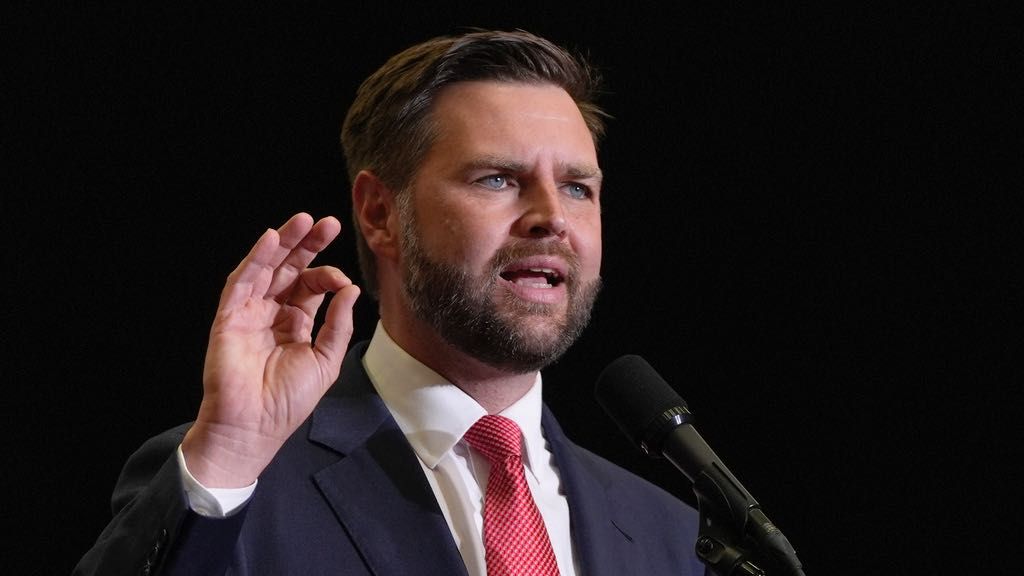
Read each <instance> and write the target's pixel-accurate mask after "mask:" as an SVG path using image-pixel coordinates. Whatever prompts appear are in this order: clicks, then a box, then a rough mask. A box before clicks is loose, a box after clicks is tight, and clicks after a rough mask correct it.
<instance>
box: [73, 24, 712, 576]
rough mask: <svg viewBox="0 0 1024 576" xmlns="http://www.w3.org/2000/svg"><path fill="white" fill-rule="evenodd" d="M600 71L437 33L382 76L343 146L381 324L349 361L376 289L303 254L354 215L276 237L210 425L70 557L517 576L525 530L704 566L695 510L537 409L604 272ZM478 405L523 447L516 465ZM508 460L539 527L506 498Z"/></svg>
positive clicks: (267, 247) (166, 457) (572, 560)
mask: <svg viewBox="0 0 1024 576" xmlns="http://www.w3.org/2000/svg"><path fill="white" fill-rule="evenodd" d="M595 88H596V86H595V81H594V79H593V78H592V76H591V72H590V70H589V69H588V68H587V66H586V64H585V63H583V62H582V61H580V60H577V59H575V58H573V57H572V56H570V55H569V54H568V53H566V52H565V51H564V50H562V49H561V48H558V47H557V46H555V45H553V44H551V43H550V42H548V41H546V40H544V39H541V38H538V37H536V36H533V35H531V34H528V33H525V32H514V33H507V32H474V33H470V34H466V35H462V36H459V37H449V38H437V39H433V40H430V41H427V42H425V43H423V44H420V45H418V46H414V47H412V48H409V49H407V50H405V51H404V52H402V53H400V54H398V55H396V56H395V57H393V58H392V59H391V60H389V61H388V62H387V63H386V64H385V65H384V66H383V67H382V68H381V69H380V70H378V71H377V72H376V73H374V74H373V75H372V76H371V77H370V78H368V79H367V80H366V82H364V83H363V85H362V86H361V87H360V89H359V92H358V94H357V98H356V101H355V103H354V104H353V106H352V108H351V109H350V111H349V114H348V116H347V118H346V121H345V125H344V127H343V130H342V142H343V145H344V150H345V155H346V158H347V161H348V163H349V174H350V178H351V181H352V200H353V220H354V223H355V232H356V234H357V241H358V246H359V250H360V264H361V267H362V270H363V276H364V278H363V282H364V285H365V288H366V289H367V291H368V292H369V293H370V294H372V295H373V296H375V297H376V298H377V299H378V302H379V311H380V320H379V322H378V325H377V329H376V331H375V333H374V336H373V338H372V340H371V341H370V342H369V343H365V342H364V343H358V344H355V345H354V346H352V348H351V349H350V350H348V353H347V355H346V349H348V347H349V339H350V337H351V335H352V306H353V303H354V302H355V300H356V298H357V297H358V295H359V293H360V289H359V288H357V287H356V286H355V285H354V284H353V283H352V282H351V281H350V280H349V278H348V277H347V276H346V275H345V274H344V273H342V272H341V271H340V270H339V269H337V268H334V267H330V266H321V267H309V265H310V263H311V261H312V260H313V258H314V257H315V256H316V254H317V253H318V252H320V251H322V250H323V249H324V248H325V247H326V246H327V245H328V244H329V243H330V242H331V241H333V240H334V238H335V237H336V236H337V235H338V234H339V232H340V229H341V225H340V223H339V222H338V221H337V220H336V219H335V218H333V217H327V218H324V219H321V220H319V221H317V222H315V223H314V221H313V219H312V218H311V217H310V216H308V215H306V214H298V215H296V216H294V217H292V218H291V219H290V220H289V221H288V222H286V223H285V224H284V225H283V226H281V227H280V228H279V229H277V230H268V231H267V232H266V233H264V234H263V236H262V237H261V238H260V239H259V240H258V241H257V243H256V244H255V246H254V247H253V248H252V250H251V251H250V253H249V254H248V255H247V256H246V257H245V259H244V260H243V261H242V262H241V263H240V264H239V266H238V268H236V269H235V270H234V271H233V272H232V273H231V275H230V276H229V277H228V280H227V283H226V285H225V287H224V290H223V293H222V297H221V300H220V304H219V308H218V311H217V314H216V317H215V319H214V322H213V326H212V329H211V332H210V341H209V347H208V350H207V358H206V364H205V369H204V376H203V379H204V382H203V385H204V396H203V401H202V404H201V406H200V409H199V414H198V416H197V418H196V420H195V422H193V423H191V424H187V425H184V426H182V427H179V428H177V429H174V430H171V431H168V432H166V433H164V434H162V435H160V436H157V437H155V438H154V439H151V440H150V441H149V442H147V443H146V445H144V446H143V447H142V448H141V449H140V450H139V451H138V452H137V453H136V454H135V455H133V457H132V458H131V459H130V460H129V462H128V463H127V464H126V466H125V469H124V471H123V472H122V476H121V479H120V480H119V482H118V486H117V488H116V489H115V492H114V496H113V507H114V511H115V514H116V516H115V518H114V519H113V521H112V522H111V524H110V525H109V526H108V527H107V528H106V529H105V530H104V532H103V534H102V535H101V536H100V537H99V539H98V540H97V542H96V544H95V546H94V547H93V549H91V550H90V551H89V552H88V553H87V554H86V555H85V556H84V557H83V559H82V560H81V562H80V563H79V566H78V567H77V568H76V573H81V574H93V573H95V574H120V573H138V572H142V571H144V572H148V573H165V574H179V573H180V574H224V573H229V574H378V575H380V574H401V575H407V574H444V575H449V574H470V575H484V574H492V575H493V574H500V573H509V574H523V573H528V572H527V571H528V570H533V568H525V567H523V568H521V567H518V565H510V564H508V562H514V561H518V560H516V559H513V560H509V559H508V558H507V557H506V556H503V555H508V554H510V553H508V552H507V550H519V549H520V548H519V547H522V546H527V545H528V546H536V548H530V549H529V551H527V552H523V553H521V554H520V556H525V557H528V558H527V560H536V558H535V556H542V557H543V559H542V560H541V561H540V564H542V565H543V566H544V569H545V570H547V571H546V572H543V573H548V574H550V573H561V574H563V575H571V574H586V575H592V574H608V575H622V574H644V575H650V574H672V575H675V576H680V575H696V574H702V573H703V565H702V564H701V563H700V562H699V561H698V560H697V558H696V556H695V555H694V553H693V544H694V541H695V539H696V534H697V526H696V522H697V519H696V512H695V511H694V510H693V509H692V508H690V507H688V506H686V505H685V504H683V503H681V502H680V501H678V500H677V499H675V498H673V497H672V496H670V495H669V494H667V493H666V492H663V491H662V490H660V489H658V488H656V487H654V486H653V485H650V484H648V483H647V482H645V481H643V480H641V479H639V478H637V477H636V476H634V475H632V474H630V473H628V472H626V471H624V470H622V469H620V468H618V467H616V466H614V465H612V464H610V463H608V462H606V461H604V460H602V459H600V458H598V457H597V456H595V455H593V454H591V453H589V452H587V451H586V450H583V449H582V448H580V447H578V446H575V445H574V444H572V443H571V442H570V441H569V440H568V439H567V438H566V437H565V436H564V434H563V433H562V431H561V429H560V428H559V426H558V424H557V422H556V421H555V419H554V417H553V415H552V414H551V413H550V412H549V411H547V409H546V408H544V407H543V404H542V401H541V385H542V379H541V375H540V372H539V370H540V369H541V368H543V367H544V366H546V365H547V364H549V363H550V362H552V361H553V360H555V359H556V358H558V357H559V356H560V355H561V354H562V353H564V352H565V351H566V349H567V348H568V347H569V346H570V345H571V343H572V342H573V340H574V339H575V338H576V337H577V336H578V334H579V333H580V332H581V331H582V330H583V328H584V326H585V325H586V324H587V321H588V318H589V314H590V310H591V307H592V305H593V302H594V299H595V298H596V296H597V292H598V289H599V285H600V275H599V272H600V264H601V216H600V188H601V171H600V168H599V166H598V161H597V154H596V143H597V141H598V139H599V137H600V136H601V133H602V115H601V112H600V111H599V109H598V108H597V107H596V106H595V105H594V104H593V103H592V102H591V98H592V95H593V92H594V90H595ZM328 292H332V293H334V297H333V299H332V300H331V302H330V304H329V305H328V306H327V310H326V313H325V316H324V322H323V325H322V327H321V328H320V329H319V331H318V333H317V334H316V336H315V338H312V335H311V333H312V328H313V320H314V317H315V316H316V313H317V311H318V310H319V309H320V307H321V304H322V303H323V301H324V298H325V294H326V293H328ZM495 415H500V418H494V416H495ZM478 422H488V423H499V424H500V426H502V427H507V428H505V429H507V430H511V431H512V432H510V435H511V436H513V437H514V441H515V442H516V443H517V444H518V443H520V442H521V443H522V451H521V456H520V454H519V453H516V455H515V458H517V459H516V460H515V462H516V463H517V464H516V465H514V466H510V467H509V469H510V470H511V471H509V472H506V471H505V468H504V467H503V465H501V464H499V463H498V461H497V460H494V461H492V460H490V458H491V457H492V455H491V453H490V452H489V448H488V446H487V442H490V439H487V440H484V441H483V444H481V443H480V442H481V441H480V440H479V434H481V432H479V430H480V428H479V427H478V426H477V424H478ZM520 457H521V459H522V463H521V464H519V463H518V462H519V460H518V458H520ZM506 474H518V476H517V478H520V480H517V481H518V482H520V484H522V485H525V486H528V489H524V490H525V494H526V496H522V494H523V492H519V493H517V494H518V495H517V496H516V498H520V500H519V501H523V500H522V498H525V504H524V505H525V506H526V507H528V509H529V510H530V514H533V515H534V516H531V517H534V518H536V520H535V521H534V522H533V524H532V525H531V526H532V527H531V528H530V529H529V536H524V534H525V533H526V532H524V531H526V530H527V528H521V522H520V521H521V517H524V516H526V515H527V513H526V512H523V513H520V512H518V511H517V512H514V513H507V512H506V513H498V514H497V515H495V514H493V513H492V505H493V506H498V504H495V503H496V502H498V500H499V496H497V495H496V496H493V497H492V491H500V490H498V489H495V487H496V486H499V485H501V486H504V485H505V484H503V483H504V482H505V478H506V476H505V475H506ZM489 478H490V479H491V480H495V479H500V482H499V481H497V480H495V482H489V481H488V479H489ZM510 490H511V488H510ZM526 509H527V508H523V510H526ZM517 510H518V509H517ZM502 514H504V515H502ZM510 526H512V527H515V528H514V529H515V530H521V531H520V532H518V533H517V534H516V535H515V536H514V537H512V538H510V539H509V540H505V541H502V539H501V536H500V535H501V534H502V532H503V531H504V530H506V529H508V527H510ZM536 550H540V551H541V552H535V551H536ZM516 554H519V552H513V553H511V556H513V557H514V556H515V555H516ZM529 573H534V572H529ZM536 573H542V572H536Z"/></svg>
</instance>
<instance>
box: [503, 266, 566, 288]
mask: <svg viewBox="0 0 1024 576" xmlns="http://www.w3.org/2000/svg"><path fill="white" fill-rule="evenodd" d="M501 277H502V278H504V279H505V280H507V281H509V282H512V283H513V284H518V285H520V286H527V287H529V288H554V287H556V286H559V285H560V284H562V282H565V278H564V277H563V276H562V273H561V272H559V271H558V270H555V269H553V268H516V269H510V270H506V271H504V272H502V273H501Z"/></svg>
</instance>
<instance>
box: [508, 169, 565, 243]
mask: <svg viewBox="0 0 1024 576" xmlns="http://www.w3.org/2000/svg"><path fill="white" fill-rule="evenodd" d="M523 192H524V193H523V194H522V196H521V199H522V202H523V203H524V211H523V215H522V216H521V217H520V218H519V222H518V228H519V230H520V234H521V235H522V236H525V237H527V238H547V237H549V236H555V237H558V238H564V237H565V236H566V234H568V232H569V223H568V221H567V220H566V217H565V206H563V205H562V201H563V198H562V194H561V192H559V190H558V187H557V186H556V185H555V184H554V183H553V182H551V183H544V184H540V183H538V184H536V185H535V186H532V187H530V188H528V189H525V190H524V191H523Z"/></svg>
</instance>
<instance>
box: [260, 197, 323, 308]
mask: <svg viewBox="0 0 1024 576" xmlns="http://www.w3.org/2000/svg"><path fill="white" fill-rule="evenodd" d="M340 232H341V223H340V222H338V219H337V218H335V217H333V216H328V217H326V218H323V219H321V220H320V221H318V222H317V223H316V224H314V225H313V226H312V227H311V228H310V229H309V230H307V231H306V233H305V234H304V235H303V236H302V237H301V238H297V239H294V241H293V239H292V238H285V237H284V236H282V238H281V248H280V250H281V251H284V250H287V253H285V255H284V258H283V259H282V261H281V262H280V264H279V265H278V266H277V267H276V268H275V270H274V275H273V279H272V280H271V282H270V285H269V286H268V287H267V290H266V296H267V297H270V298H274V299H276V300H278V301H279V302H283V301H284V296H287V295H286V294H285V293H286V292H287V291H288V289H289V288H290V287H291V285H292V284H293V283H294V282H295V279H296V278H298V277H299V274H301V273H302V271H303V270H305V269H306V267H307V266H309V264H310V262H312V261H313V259H314V258H315V257H316V255H317V254H319V253H320V252H321V251H322V250H323V249H324V248H326V247H327V246H328V245H330V243H331V242H332V241H334V239H335V238H337V237H338V234H339V233H340ZM282 295H284V296H282Z"/></svg>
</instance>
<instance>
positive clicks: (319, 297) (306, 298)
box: [282, 266, 352, 318]
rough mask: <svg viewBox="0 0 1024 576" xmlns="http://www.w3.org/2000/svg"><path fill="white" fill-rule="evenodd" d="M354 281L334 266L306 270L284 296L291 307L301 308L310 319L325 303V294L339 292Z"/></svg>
mask: <svg viewBox="0 0 1024 576" xmlns="http://www.w3.org/2000/svg"><path fill="white" fill-rule="evenodd" d="M349 284H352V281H351V280H350V279H349V277H348V276H346V275H345V273H344V272H342V271H341V270H338V269H337V268H335V267H333V266H319V267H317V268H306V269H305V270H303V271H302V273H301V274H299V278H298V280H297V281H296V282H294V283H293V286H292V289H291V290H290V291H288V292H285V293H283V294H282V297H283V298H285V301H286V303H287V304H288V305H289V306H293V307H295V308H299V309H301V310H302V312H303V313H304V314H305V315H306V316H309V317H310V318H312V317H314V316H315V315H316V312H317V310H318V309H319V308H320V303H321V302H323V298H324V294H326V293H328V292H337V291H338V290H341V289H342V288H344V287H345V286H348V285H349Z"/></svg>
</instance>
